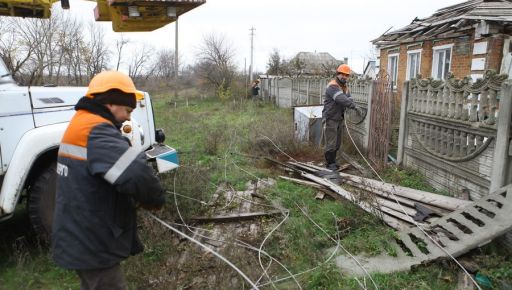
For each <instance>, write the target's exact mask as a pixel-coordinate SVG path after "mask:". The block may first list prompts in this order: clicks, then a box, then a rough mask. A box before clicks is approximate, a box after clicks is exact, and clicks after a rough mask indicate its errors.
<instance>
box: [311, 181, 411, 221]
mask: <svg viewBox="0 0 512 290" xmlns="http://www.w3.org/2000/svg"><path fill="white" fill-rule="evenodd" d="M301 175H302V176H303V177H305V178H307V179H309V180H312V181H314V182H317V183H319V184H322V185H325V186H326V187H328V188H329V189H330V190H332V191H333V192H335V193H336V194H338V195H339V196H341V197H343V198H345V199H347V200H349V201H351V202H354V203H355V204H356V205H358V206H359V207H360V208H361V209H363V210H364V211H366V212H368V213H371V214H375V207H374V206H371V205H370V204H369V203H367V202H364V201H358V200H357V199H356V198H355V197H354V195H353V194H352V193H350V192H348V191H346V190H344V189H343V188H341V187H340V186H338V185H336V184H334V183H332V182H331V181H329V180H326V179H323V178H321V177H318V176H315V175H313V174H310V173H306V172H302V173H301ZM381 218H382V220H383V221H384V222H385V223H386V224H388V225H389V226H391V227H393V228H395V229H399V230H400V229H407V228H408V227H409V226H408V225H407V223H405V222H403V221H400V220H399V219H397V218H395V217H392V216H389V215H383V216H382V217H381Z"/></svg>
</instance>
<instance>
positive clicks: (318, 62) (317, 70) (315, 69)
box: [290, 51, 348, 75]
mask: <svg viewBox="0 0 512 290" xmlns="http://www.w3.org/2000/svg"><path fill="white" fill-rule="evenodd" d="M347 62H348V58H345V59H344V60H337V59H336V58H335V57H333V56H332V55H331V54H329V53H328V52H318V53H317V52H304V51H303V52H299V53H297V55H295V56H294V57H293V58H292V59H291V60H290V64H292V66H295V68H296V69H299V70H300V74H301V75H326V74H332V73H334V71H336V68H337V67H338V66H339V65H340V64H343V63H347Z"/></svg>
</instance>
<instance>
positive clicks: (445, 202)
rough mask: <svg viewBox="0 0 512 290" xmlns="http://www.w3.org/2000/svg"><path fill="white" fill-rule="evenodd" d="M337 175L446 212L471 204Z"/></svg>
mask: <svg viewBox="0 0 512 290" xmlns="http://www.w3.org/2000/svg"><path fill="white" fill-rule="evenodd" d="M339 175H340V176H341V177H342V178H344V179H346V180H351V181H353V182H355V183H362V184H366V185H368V186H371V187H374V188H377V189H379V190H381V191H385V192H388V193H392V194H394V195H398V196H401V197H405V198H409V199H412V200H415V201H419V202H421V203H424V204H430V205H434V206H436V207H439V208H443V209H447V210H451V211H454V210H457V209H461V208H463V207H465V206H467V205H470V204H472V203H473V202H471V201H466V200H461V199H457V198H454V197H449V196H444V195H439V194H435V193H431V192H426V191H421V190H417V189H412V188H407V187H402V186H398V185H393V184H389V183H385V182H381V181H377V180H374V179H369V178H364V177H359V176H355V175H350V174H346V173H341V172H340V173H339Z"/></svg>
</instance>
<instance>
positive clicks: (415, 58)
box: [405, 49, 421, 80]
mask: <svg viewBox="0 0 512 290" xmlns="http://www.w3.org/2000/svg"><path fill="white" fill-rule="evenodd" d="M420 64H421V49H417V50H411V51H408V52H407V74H406V76H405V79H406V80H411V79H414V78H416V76H417V75H418V74H419V73H420Z"/></svg>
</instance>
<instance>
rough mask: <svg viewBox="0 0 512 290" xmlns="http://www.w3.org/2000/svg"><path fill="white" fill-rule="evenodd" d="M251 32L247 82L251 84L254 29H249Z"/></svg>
mask: <svg viewBox="0 0 512 290" xmlns="http://www.w3.org/2000/svg"><path fill="white" fill-rule="evenodd" d="M249 30H250V31H251V34H250V35H251V65H250V66H249V82H250V83H251V84H252V70H253V49H254V41H253V40H254V30H256V28H254V27H251V28H250V29H249Z"/></svg>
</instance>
